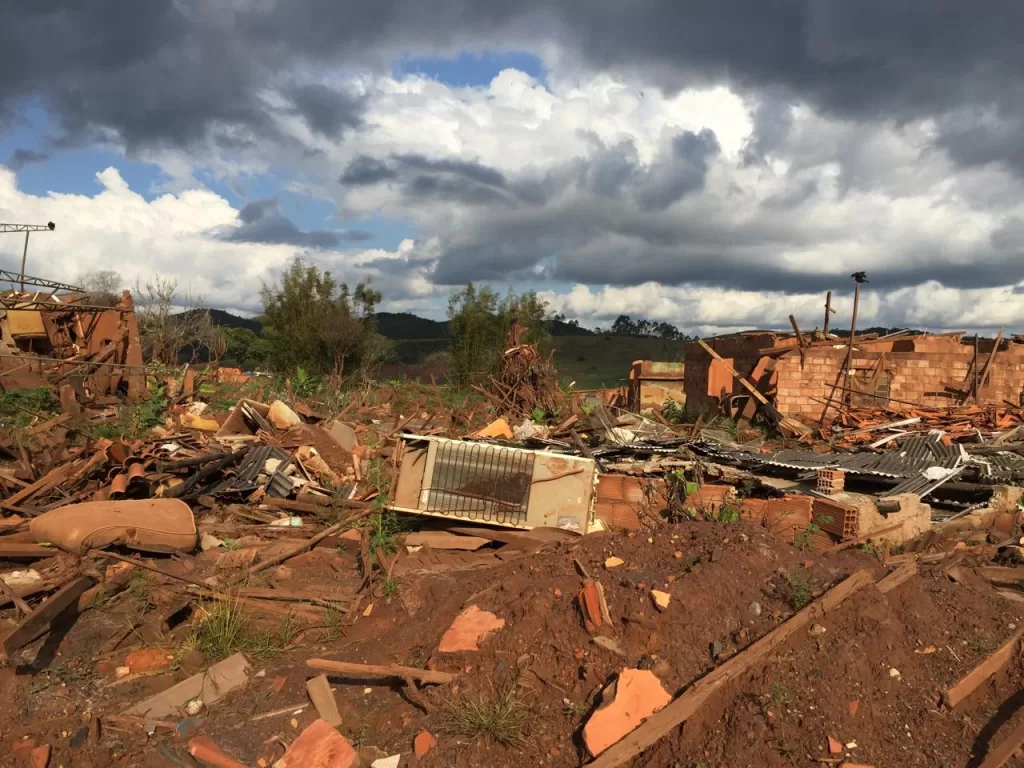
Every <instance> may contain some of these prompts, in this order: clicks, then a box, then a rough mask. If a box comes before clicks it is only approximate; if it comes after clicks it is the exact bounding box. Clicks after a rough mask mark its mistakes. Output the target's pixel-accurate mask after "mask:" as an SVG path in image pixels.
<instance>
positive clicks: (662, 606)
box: [651, 589, 672, 611]
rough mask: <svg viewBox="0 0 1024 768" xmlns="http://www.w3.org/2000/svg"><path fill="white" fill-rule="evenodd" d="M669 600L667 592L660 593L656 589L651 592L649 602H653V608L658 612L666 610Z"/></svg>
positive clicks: (669, 596)
mask: <svg viewBox="0 0 1024 768" xmlns="http://www.w3.org/2000/svg"><path fill="white" fill-rule="evenodd" d="M671 599H672V595H670V594H669V593H668V592H661V591H659V590H657V589H652V590H651V600H653V601H654V607H655V608H657V609H658V610H659V611H665V610H668V604H669V601H670V600H671Z"/></svg>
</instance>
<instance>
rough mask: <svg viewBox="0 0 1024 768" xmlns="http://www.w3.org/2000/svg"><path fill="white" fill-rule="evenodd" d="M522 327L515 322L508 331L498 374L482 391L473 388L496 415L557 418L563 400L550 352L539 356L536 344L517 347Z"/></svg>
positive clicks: (491, 378)
mask: <svg viewBox="0 0 1024 768" xmlns="http://www.w3.org/2000/svg"><path fill="white" fill-rule="evenodd" d="M526 330H527V329H526V327H525V326H523V325H521V324H520V323H518V322H516V323H514V324H513V326H512V328H511V329H510V330H509V334H508V340H507V342H506V347H507V348H506V350H505V354H504V355H503V357H502V361H501V372H500V373H499V374H498V375H497V376H491V377H490V378H489V380H488V382H487V386H486V387H479V386H476V387H474V389H476V390H477V391H478V392H480V393H481V394H483V395H484V396H486V397H487V399H488V400H490V401H491V403H492V404H493V405H494V406H495V408H496V410H497V412H498V413H504V414H509V415H511V416H513V417H515V418H530V417H531V415H532V414H533V413H534V412H535V411H538V410H539V411H541V412H542V413H544V414H545V415H546V416H547V415H552V414H557V413H559V412H560V411H561V409H562V407H563V406H564V405H565V396H564V395H563V394H562V391H561V390H560V389H559V388H558V376H557V374H556V373H555V368H554V366H553V365H552V362H551V358H552V357H553V356H554V350H552V352H551V354H549V355H548V356H547V357H544V356H543V355H541V353H540V350H538V349H537V345H536V344H522V343H520V341H521V338H522V335H523V334H524V333H525V332H526Z"/></svg>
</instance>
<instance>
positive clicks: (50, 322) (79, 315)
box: [0, 276, 146, 402]
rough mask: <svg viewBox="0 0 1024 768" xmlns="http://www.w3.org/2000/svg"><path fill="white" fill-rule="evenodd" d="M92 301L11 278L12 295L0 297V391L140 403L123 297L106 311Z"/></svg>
mask: <svg viewBox="0 0 1024 768" xmlns="http://www.w3.org/2000/svg"><path fill="white" fill-rule="evenodd" d="M24 286H29V287H31V288H35V289H40V290H25V289H24ZM92 300H93V299H91V297H90V296H89V295H88V294H86V293H85V292H84V291H82V290H81V289H80V288H76V287H75V286H72V285H66V284H63V283H55V282H53V281H51V280H44V279H41V278H34V277H21V276H19V277H18V278H17V287H16V288H15V289H12V290H7V291H2V292H0V391H4V390H10V389H24V388H28V387H39V386H43V385H45V384H50V385H54V386H56V387H58V388H60V387H64V391H65V392H68V393H69V394H70V393H71V392H73V393H74V395H75V398H76V399H77V400H78V401H80V402H97V401H102V399H103V398H110V397H119V398H124V399H127V400H129V401H134V400H138V399H140V398H142V397H143V396H144V395H145V389H146V379H145V375H144V372H143V367H142V366H143V356H142V345H141V343H140V339H139V328H138V324H137V322H136V318H135V304H134V302H133V301H132V295H131V292H130V291H124V292H123V293H122V294H121V297H120V298H119V299H118V300H117V302H116V304H115V305H114V306H101V305H98V304H90V303H89V302H90V301H92ZM68 388H70V390H69V389H68Z"/></svg>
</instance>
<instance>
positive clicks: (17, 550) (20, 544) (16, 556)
mask: <svg viewBox="0 0 1024 768" xmlns="http://www.w3.org/2000/svg"><path fill="white" fill-rule="evenodd" d="M59 553H60V550H59V549H55V548H54V547H44V546H43V545H42V544H33V543H32V542H30V541H0V560H40V559H42V558H44V557H51V556H52V555H56V554H59Z"/></svg>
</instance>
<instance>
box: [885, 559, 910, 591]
mask: <svg viewBox="0 0 1024 768" xmlns="http://www.w3.org/2000/svg"><path fill="white" fill-rule="evenodd" d="M916 575H917V561H914V562H911V563H904V564H903V565H901V566H900V567H899V568H897V569H896V570H895V571H893V572H892V573H890V574H889V575H888V576H886V577H885V578H884V579H882V580H881V581H879V582H878V584H876V585H875V586H877V587H878V591H879V592H881V593H882V594H883V595H887V594H889V593H890V592H892V591H893V590H894V589H896V587H898V586H899V585H900V584H903V583H905V582H907V581H910V580H911V579H912V578H914V577H915V576H916Z"/></svg>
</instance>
